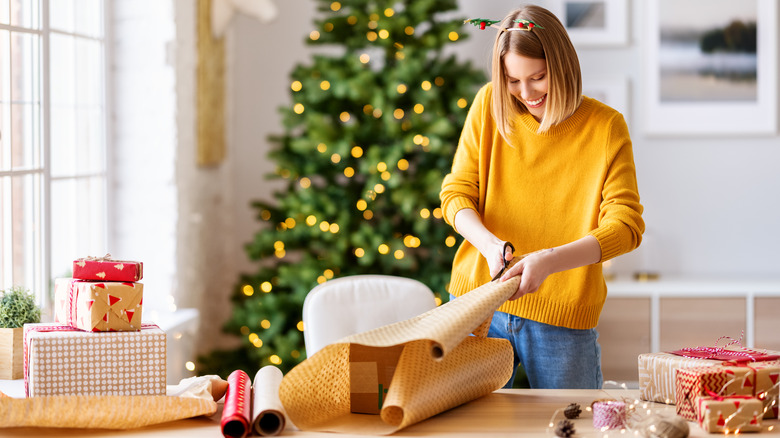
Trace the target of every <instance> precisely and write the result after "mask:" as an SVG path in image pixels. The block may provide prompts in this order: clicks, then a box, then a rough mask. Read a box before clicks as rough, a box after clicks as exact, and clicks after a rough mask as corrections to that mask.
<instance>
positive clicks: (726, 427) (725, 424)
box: [696, 396, 764, 434]
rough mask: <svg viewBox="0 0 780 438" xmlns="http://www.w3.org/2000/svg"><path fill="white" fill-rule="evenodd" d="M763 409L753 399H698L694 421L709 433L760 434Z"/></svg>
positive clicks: (761, 405) (757, 401)
mask: <svg viewBox="0 0 780 438" xmlns="http://www.w3.org/2000/svg"><path fill="white" fill-rule="evenodd" d="M763 409H764V405H763V403H762V402H761V400H758V399H757V398H755V397H739V396H736V397H699V398H698V400H697V408H696V410H697V412H698V414H697V419H696V421H698V422H699V426H700V427H701V428H702V429H704V430H706V431H707V432H710V433H725V434H728V433H732V432H733V433H735V434H737V433H742V432H760V431H761V412H762V411H763Z"/></svg>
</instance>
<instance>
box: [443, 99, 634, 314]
mask: <svg viewBox="0 0 780 438" xmlns="http://www.w3.org/2000/svg"><path fill="white" fill-rule="evenodd" d="M492 95H493V93H492V84H490V83H489V84H487V85H485V86H484V87H483V88H482V89H481V90H480V91H479V92H478V93H477V96H476V98H475V99H474V102H473V104H472V106H471V108H470V110H469V114H468V117H467V118H466V123H465V125H464V128H463V133H462V134H461V138H460V142H459V144H458V149H457V151H456V152H455V158H454V160H453V164H452V172H451V173H450V174H448V175H447V176H446V177H445V178H444V181H443V183H442V191H441V201H442V210H443V212H444V219H445V220H446V221H447V223H449V224H450V225H452V224H454V219H455V214H456V213H457V212H458V211H459V210H461V209H464V208H471V209H474V210H475V211H476V212H477V214H479V216H480V217H481V218H482V222H483V223H484V224H485V226H486V227H487V229H488V230H490V231H491V232H492V233H493V234H495V235H496V236H497V237H498V238H499V239H503V240H506V241H509V242H511V243H512V244H513V245H514V246H515V249H516V251H515V255H516V256H517V255H520V254H526V253H529V252H533V251H537V250H540V249H544V248H550V247H554V246H559V245H563V244H566V243H569V242H573V241H575V240H578V239H580V238H582V237H584V236H585V235H588V234H589V235H592V236H594V237H595V238H596V239H597V240H598V242H599V245H600V246H601V262H603V261H606V260H609V259H611V258H613V257H616V256H618V255H620V254H623V253H627V252H629V251H631V250H633V249H635V248H636V247H637V246H639V243H640V242H641V240H642V233H643V232H644V228H645V224H644V221H643V220H642V205H641V204H640V203H639V192H638V190H637V183H636V169H635V167H634V157H633V152H632V148H631V139H630V137H629V134H628V127H627V126H626V123H625V121H624V120H623V116H622V115H621V114H620V113H618V112H617V111H615V110H613V109H612V108H610V107H608V106H606V105H604V104H602V103H600V102H598V101H596V100H594V99H591V98H588V97H584V98H583V101H582V103H581V104H580V106H579V108H578V109H577V111H576V112H575V113H574V114H573V115H572V116H571V117H569V118H568V119H566V120H565V121H563V122H562V123H560V124H558V125H555V126H553V127H552V128H551V129H550V130H548V131H547V132H545V133H542V134H537V132H536V131H537V129H538V128H539V123H538V122H537V121H536V120H535V119H534V118H533V116H531V115H530V114H524V115H522V116H521V117H520V119H519V120H517V123H516V129H515V133H514V135H513V137H512V138H511V139H510V140H511V143H512V144H513V146H510V145H509V144H508V143H507V142H506V141H505V140H504V139H503V138H502V137H501V134H500V133H499V132H498V129H497V127H496V124H495V121H494V119H493V116H492V112H491V107H492V103H491V100H492ZM488 281H490V274H489V268H488V265H487V262H486V261H485V258H484V257H482V255H481V254H480V253H479V251H478V250H477V249H476V248H475V247H474V246H473V245H471V244H470V243H469V242H468V241H464V242H463V244H462V245H461V246H460V248H458V251H457V253H456V255H455V259H454V261H453V267H452V279H451V281H450V287H449V291H450V293H452V294H453V295H455V296H459V295H462V294H464V293H466V292H468V291H470V290H472V289H475V288H476V287H478V286H480V285H482V284H485V283H486V282H488ZM606 296H607V287H606V284H605V283H604V277H603V275H602V272H601V263H597V264H594V265H589V266H583V267H581V268H576V269H571V270H568V271H564V272H559V273H556V274H552V275H550V276H549V277H547V279H546V280H545V281H544V283H542V286H541V287H540V288H539V290H537V291H536V292H534V293H532V294H528V295H525V296H523V297H521V298H520V299H518V300H515V301H507V302H506V303H504V304H503V305H502V306H501V307H500V308H499V310H500V311H503V312H507V313H510V314H513V315H517V316H520V317H523V318H527V319H531V320H534V321H539V322H543V323H546V324H552V325H556V326H563V327H569V328H573V329H589V328H593V327H595V326H596V325H597V324H598V320H599V315H600V313H601V309H602V306H603V304H604V300H605V299H606Z"/></svg>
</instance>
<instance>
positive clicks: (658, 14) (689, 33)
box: [642, 0, 778, 135]
mask: <svg viewBox="0 0 780 438" xmlns="http://www.w3.org/2000/svg"><path fill="white" fill-rule="evenodd" d="M777 8H778V6H777V0H740V1H732V0H686V1H684V2H680V1H678V0H646V2H645V9H646V10H645V14H644V16H645V17H646V20H645V23H646V29H645V32H644V41H645V42H646V50H645V51H644V52H645V56H644V60H643V62H644V67H643V73H644V78H643V81H642V85H643V89H644V93H643V94H644V96H643V97H644V104H643V108H644V112H645V117H644V119H645V120H644V125H645V130H646V131H647V134H648V135H653V134H658V135H686V134H690V135H723V134H734V135H744V134H756V135H760V134H773V133H776V132H777V87H778V80H777V76H778V75H777V49H778V48H777V44H778V43H777V39H778V31H777V26H778V23H777Z"/></svg>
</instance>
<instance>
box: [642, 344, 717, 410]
mask: <svg viewBox="0 0 780 438" xmlns="http://www.w3.org/2000/svg"><path fill="white" fill-rule="evenodd" d="M638 362H639V396H640V398H641V399H642V400H647V401H652V402H657V403H666V404H670V405H672V404H675V398H676V387H675V378H676V376H675V370H677V369H680V368H693V367H705V366H716V365H720V364H721V363H723V361H721V360H709V359H695V358H690V357H684V356H678V355H676V354H671V353H645V354H640V355H639V360H638Z"/></svg>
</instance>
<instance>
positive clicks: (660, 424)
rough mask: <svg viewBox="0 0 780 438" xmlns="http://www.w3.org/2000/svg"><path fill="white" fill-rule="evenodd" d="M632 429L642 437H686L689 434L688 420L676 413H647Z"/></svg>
mask: <svg viewBox="0 0 780 438" xmlns="http://www.w3.org/2000/svg"><path fill="white" fill-rule="evenodd" d="M633 429H634V431H636V432H639V435H641V436H642V437H644V438H686V437H687V436H688V435H689V434H690V428H689V427H688V422H687V421H685V419H684V418H682V417H679V416H677V415H663V414H653V415H648V416H647V417H645V418H644V419H642V420H641V421H640V422H638V423H637V424H636V425H635V426H634V428H633Z"/></svg>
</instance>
